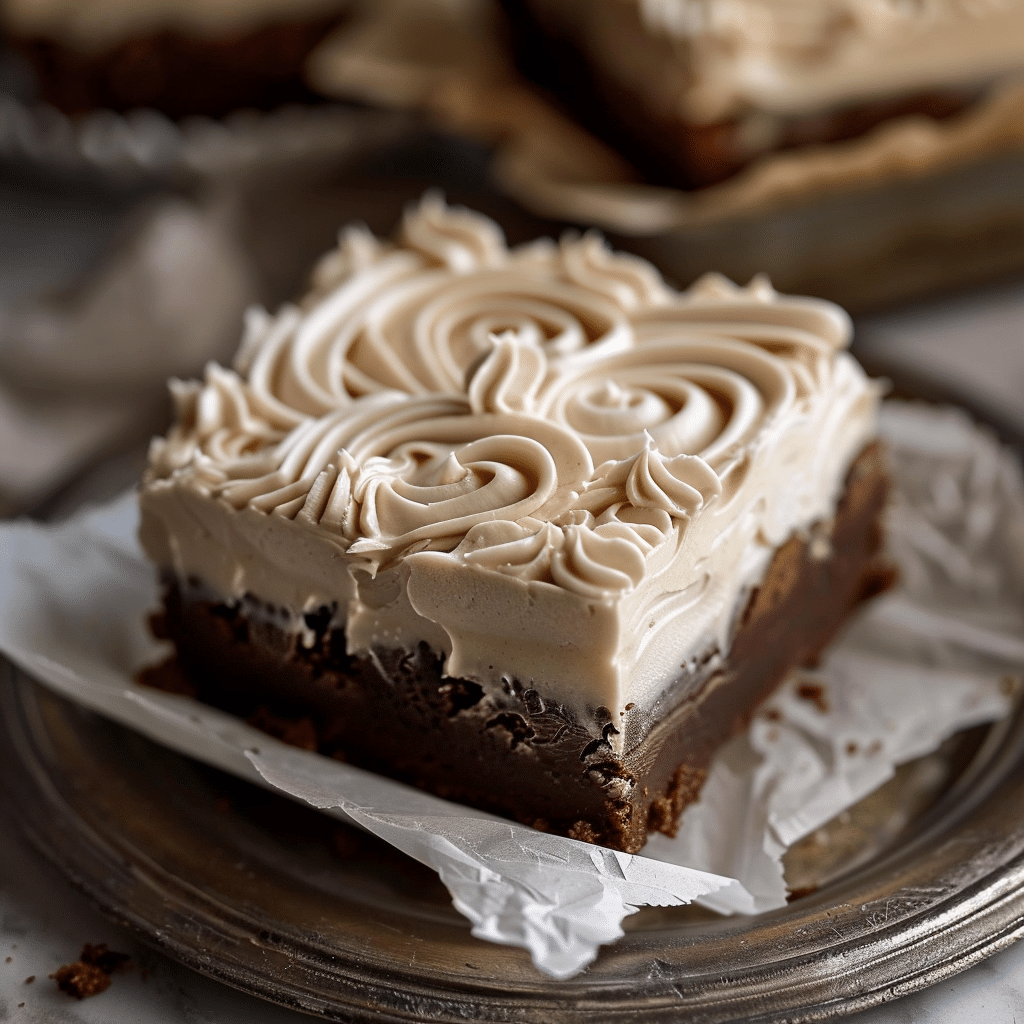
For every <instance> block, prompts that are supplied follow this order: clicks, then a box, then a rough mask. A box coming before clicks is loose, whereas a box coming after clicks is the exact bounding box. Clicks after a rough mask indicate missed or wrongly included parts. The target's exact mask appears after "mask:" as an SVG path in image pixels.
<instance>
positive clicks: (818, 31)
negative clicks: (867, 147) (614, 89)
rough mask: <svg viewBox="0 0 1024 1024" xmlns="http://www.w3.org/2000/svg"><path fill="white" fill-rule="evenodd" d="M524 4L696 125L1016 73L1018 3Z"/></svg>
mask: <svg viewBox="0 0 1024 1024" xmlns="http://www.w3.org/2000/svg"><path fill="white" fill-rule="evenodd" d="M532 2H533V6H535V7H536V8H537V12H538V17H540V18H542V19H544V20H546V21H548V22H549V24H551V25H553V26H554V30H555V31H557V32H559V33H568V34H569V35H570V36H571V37H572V38H573V39H575V40H576V41H577V42H579V43H580V45H582V47H583V48H584V49H585V50H586V51H587V52H588V53H589V54H590V56H591V58H592V59H593V60H594V61H595V62H596V63H597V64H598V65H599V66H600V67H601V68H602V69H603V70H604V71H605V72H607V73H610V74H611V75H612V76H613V77H615V78H618V79H619V80H621V81H622V82H623V83H624V84H625V85H627V86H628V87H629V88H632V89H634V90H636V91H637V92H640V93H642V94H643V95H645V96H648V97H649V98H650V99H651V101H652V102H653V103H654V104H655V106H657V107H659V108H660V109H662V110H663V111H664V112H665V113H666V114H669V113H678V114H680V115H682V116H683V117H685V118H686V119H688V120H691V121H694V122H711V121H719V120H722V119H724V118H729V117H737V116H743V115H745V114H746V113H748V112H753V111H764V112H769V113H771V114H775V115H781V116H793V115H802V114H809V113H813V112H816V111H821V110H827V109H829V108H832V107H837V106H843V105H848V104H855V103H861V102H867V101H871V100H874V99H878V98H886V97H891V96H901V95H906V94H911V93H915V92H921V91H930V90H935V89H946V88H954V87H962V88H968V89H972V88H976V87H979V86H984V85H987V84H988V83H990V82H992V81H993V80H995V79H997V78H1000V77H1002V76H1005V75H1007V74H1014V73H1019V72H1021V71H1022V70H1024V3H1022V2H1021V0H976V2H972V0H912V2H907V0H616V2H611V3H592V2H590V0H554V2H552V0H544V2H543V3H542V4H541V3H538V2H537V0H532ZM754 130H755V126H754V125H753V124H752V125H751V131H752V133H753V132H754ZM766 131H767V129H766V126H765V125H763V124H761V125H759V126H757V132H758V133H759V134H762V135H763V134H765V132H766Z"/></svg>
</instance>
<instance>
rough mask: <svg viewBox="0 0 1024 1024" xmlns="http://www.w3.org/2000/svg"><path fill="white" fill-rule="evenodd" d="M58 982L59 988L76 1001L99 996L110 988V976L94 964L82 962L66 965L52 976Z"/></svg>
mask: <svg viewBox="0 0 1024 1024" xmlns="http://www.w3.org/2000/svg"><path fill="white" fill-rule="evenodd" d="M50 977H51V978H53V980H54V981H56V982H57V988H59V989H60V990H61V992H66V993H67V994H68V995H69V996H73V997H74V998H75V999H88V998H89V997H90V996H98V995H99V994H100V993H101V992H105V991H106V990H107V989H108V988H110V975H109V974H107V972H106V971H103V970H100V968H99V967H93V966H92V964H83V963H82V962H81V961H80V960H79V961H76V962H75V963H73V964H65V965H64V966H63V967H62V968H61V969H60V970H59V971H55V972H54V973H53V974H51V975H50Z"/></svg>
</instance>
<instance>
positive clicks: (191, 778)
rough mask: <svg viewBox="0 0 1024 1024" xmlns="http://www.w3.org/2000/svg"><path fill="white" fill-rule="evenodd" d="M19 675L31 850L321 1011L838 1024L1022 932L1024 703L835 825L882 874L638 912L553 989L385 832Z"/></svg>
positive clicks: (174, 944) (14, 699)
mask: <svg viewBox="0 0 1024 1024" xmlns="http://www.w3.org/2000/svg"><path fill="white" fill-rule="evenodd" d="M3 675H4V678H3V680H2V691H3V700H2V713H0V778H2V779H3V782H4V784H5V787H6V788H7V789H8V790H9V792H10V796H11V798H12V802H13V804H14V806H15V810H16V814H17V816H18V817H19V819H20V820H21V823H22V825H23V827H24V829H25V831H26V833H27V834H28V836H29V837H30V838H31V839H32V840H33V842H34V843H35V844H36V846H37V847H38V848H39V849H40V850H41V851H42V852H43V853H44V854H45V855H46V856H47V857H48V858H49V859H50V860H52V861H53V862H54V863H55V864H56V865H57V866H58V867H59V868H60V869H61V870H62V871H63V872H64V873H65V874H66V875H67V876H68V877H69V878H70V879H71V880H72V881H73V882H75V883H76V884H77V885H78V886H79V887H81V888H82V889H84V890H85V892H86V893H88V894H89V895H90V896H91V897H92V898H93V899H94V900H95V901H96V903H98V904H99V906H100V907H101V908H102V909H103V910H104V911H105V912H107V913H108V914H109V915H111V916H112V917H114V918H115V919H117V920H118V921H120V922H122V923H124V924H127V925H128V926H130V927H132V928H134V929H135V930H136V931H137V932H138V933H139V934H140V935H141V937H142V938H143V939H146V940H148V941H150V942H152V943H154V944H155V945H156V946H158V947H159V948H160V949H162V950H163V951H164V952H165V953H168V954H169V955H171V956H173V957H175V958H177V959H178V960H180V961H182V962H183V963H185V964H187V965H188V966H190V967H193V968H195V969H196V970H198V971H200V972H202V973H203V974H206V975H209V976H211V977H213V978H216V979H218V980H220V981H223V982H226V983H228V984H230V985H234V986H236V987H237V988H240V989H244V990H245V991H248V992H251V993H254V994H256V995H259V996H262V997H264V998H266V999H269V1000H272V1001H273V1002H276V1003H280V1004H281V1005H284V1006H289V1007H293V1008H295V1009H301V1010H304V1011H306V1012H310V1013H315V1014H319V1015H321V1016H323V1017H326V1018H328V1019H332V1020H341V1021H370V1020H372V1021H464V1020H466V1019H473V1020H480V1021H517V1022H533V1021H536V1022H544V1024H554V1022H563V1021H565V1022H568V1021H584V1020H586V1021H588V1022H594V1021H627V1020H628V1021H635V1020H636V1019H637V1016H638V1012H639V1011H641V1010H642V1019H643V1020H644V1021H678V1020H680V1019H684V1018H685V1019H686V1020H692V1021H705V1022H712V1021H714V1022H718V1021H731V1020H738V1019H752V1020H764V1021H774V1020H783V1019H785V1020H821V1019H826V1018H829V1017H837V1016H841V1015H843V1014H846V1013H851V1012H853V1011H855V1010H859V1009H863V1008H865V1007H868V1006H872V1005H875V1004H877V1003H880V1002H883V1001H885V1000H888V999H892V998H895V997H897V996H899V995H903V994H906V993H908V992H912V991H914V990H916V989H919V988H923V987H924V986H926V985H929V984H932V983H934V982H936V981H939V980H941V979H943V978H946V977H948V976H949V975H951V974H954V973H956V972H957V971H960V970H963V969H964V968H966V967H969V966H970V965H971V964H973V963H975V962H977V961H978V960H980V959H982V958H983V957H985V956H987V955H989V954H990V953H993V952H995V951H996V950H998V949H1000V948H1002V947H1003V946H1005V945H1008V944H1009V943H1010V942H1012V941H1013V940H1014V939H1015V938H1017V937H1018V936H1019V935H1020V934H1021V933H1022V931H1024V820H1022V819H1021V817H1020V815H1019V808H1020V807H1022V806H1024V714H1021V713H1018V714H1016V715H1015V716H1014V717H1013V718H1012V719H1011V720H1009V721H1007V722H1004V723H1001V724H1000V725H999V726H994V727H992V728H991V729H989V730H981V731H980V734H979V732H978V731H975V732H974V733H971V734H965V736H963V737H960V738H959V740H958V741H957V742H956V743H954V744H952V745H950V746H949V747H947V748H946V749H945V750H944V751H943V762H944V763H945V764H946V765H947V767H949V768H950V769H951V771H950V772H948V773H946V780H945V781H944V782H943V784H942V785H941V787H939V789H940V791H939V792H938V793H937V794H936V793H934V792H931V793H930V794H928V795H929V799H928V800H926V801H922V800H921V799H920V796H921V792H920V786H919V785H918V784H917V783H915V782H914V781H913V779H912V778H909V780H908V777H907V776H906V775H904V776H903V778H902V779H899V778H898V779H897V780H896V783H897V786H896V789H895V790H890V793H889V797H890V799H884V798H883V799H881V800H879V799H877V798H876V799H875V800H874V802H873V804H868V805H867V806H866V807H861V808H859V809H858V811H859V817H858V814H855V815H854V816H853V818H850V819H847V820H846V821H844V822H842V823H839V824H837V826H835V827H836V829H837V830H838V832H839V833H842V832H844V831H845V832H846V833H847V838H848V837H849V836H854V837H856V836H860V837H862V839H863V838H867V837H871V836H872V835H873V834H877V835H881V836H882V837H883V842H884V845H885V846H886V847H887V851H886V852H884V853H881V854H880V855H878V856H875V857H873V858H872V860H871V861H870V863H869V864H868V865H867V866H865V867H862V868H860V869H859V870H857V869H854V870H853V871H852V872H851V871H845V873H843V869H844V864H843V863H842V862H840V863H838V864H837V863H829V862H828V858H825V862H823V863H822V864H821V867H822V868H823V869H824V870H825V871H826V872H827V873H830V874H831V873H834V872H835V871H836V870H839V871H840V872H841V877H840V878H839V879H837V880H835V881H832V882H831V883H828V884H826V885H824V886H823V887H822V888H820V889H819V890H818V891H817V892H815V893H813V894H812V895H808V896H805V897H803V898H801V899H799V900H796V901H795V902H793V903H791V904H790V905H789V906H788V907H787V908H785V909H784V910H780V911H777V912H774V913H770V914H765V915H762V916H760V917H756V918H744V917H738V918H732V919H716V918H713V917H711V916H710V915H704V914H702V913H700V912H699V911H695V910H689V909H687V908H682V909H676V910H673V909H660V910H655V909H649V910H644V911H642V912H641V913H639V914H637V915H635V916H634V917H632V918H629V919H627V929H628V932H627V935H626V937H625V938H624V939H622V940H621V941H620V942H618V943H616V944H615V945H613V946H609V947H606V948H605V949H603V950H602V952H601V954H600V956H599V957H598V959H597V961H596V962H595V963H594V964H593V965H592V966H591V967H590V968H588V969H587V970H586V971H585V972H584V973H583V974H581V975H579V976H578V977H576V978H573V979H571V980H569V981H562V982H555V981H552V980H550V979H548V978H545V977H543V976H542V975H540V974H539V973H538V972H537V971H536V970H535V969H534V968H533V967H532V965H531V963H530V961H529V959H528V957H527V956H526V954H525V953H524V952H523V951H521V950H517V949H509V948H507V947H501V946H494V945H490V944H488V943H484V942H481V941H478V940H476V939H474V938H473V937H472V936H471V935H470V933H469V926H468V924H467V923H466V922H465V920H464V919H462V918H461V917H460V916H459V915H458V914H457V913H456V912H455V911H454V910H453V909H452V907H451V904H450V902H449V900H448V898H447V894H446V893H445V891H444V889H443V888H442V886H441V885H440V883H439V882H438V881H437V879H436V877H435V876H434V875H433V874H432V873H431V872H429V871H427V869H425V868H421V867H420V866H419V865H418V864H415V863H414V862H412V861H409V860H407V859H406V858H404V856H403V855H401V854H398V853H397V852H395V851H393V850H390V849H389V848H387V847H385V846H383V845H382V844H379V842H378V841H377V840H374V839H372V838H369V837H366V836H363V835H361V834H359V833H357V832H355V831H354V830H349V829H347V828H345V827H344V826H339V825H337V824H336V823H334V822H332V821H330V819H327V818H326V817H324V816H322V815H318V814H316V813H315V812H312V811H308V810H306V809H304V808H300V807H298V806H297V805H293V804H291V803H289V802H288V801H286V800H284V799H283V798H280V797H276V796H272V795H271V794H266V793H264V792H263V791H261V790H257V789H256V788H255V787H251V786H248V785H247V784H244V783H240V782H237V781H236V780H233V779H230V778H228V777H226V776H223V775H221V774H219V773H217V772H215V771H213V770H212V769H207V768H203V767H201V766H199V765H197V764H195V763H193V762H191V761H189V760H187V759H185V758H183V757H181V756H179V755H177V754H174V753H172V752H171V751H168V750H166V749H164V748H162V747H159V746H157V745H156V744H153V743H151V742H150V741H148V740H146V739H144V738H143V737H141V736H139V735H136V734H134V733H132V732H131V731H129V730H127V729H124V728H122V727H120V726H117V725H115V724H113V723H111V722H108V721H106V720H105V719H103V718H100V717H99V716H97V715H94V714H92V713H90V712H87V711H84V710H82V709H81V708H79V707H77V706H76V705H74V704H71V703H69V702H67V701H65V700H63V699H61V698H58V697H56V696H54V695H52V694H51V693H49V692H48V691H46V690H45V689H43V688H42V687H41V686H38V685H37V684H35V683H33V682H32V681H31V680H30V679H28V678H27V677H25V676H24V675H22V674H21V673H19V672H17V671H16V670H15V669H13V668H11V667H10V666H9V665H5V666H4V669H3ZM982 734H983V736H982ZM979 743H980V745H979ZM911 772H912V770H911ZM918 774H920V775H924V776H930V775H934V773H932V772H923V773H922V772H919V773H918ZM908 781H909V783H910V788H911V789H912V790H914V791H915V797H916V799H915V800H914V803H916V804H918V805H920V804H921V803H922V802H924V803H930V804H931V806H928V807H926V808H925V809H924V810H923V812H922V813H919V814H917V815H916V816H914V817H913V820H911V821H909V822H908V821H906V818H907V815H906V813H905V810H906V806H905V800H904V799H903V798H904V797H905V796H906V792H907V785H908ZM927 788H929V787H926V789H927ZM893 821H895V822H898V823H899V825H900V827H899V828H897V829H895V830H894V829H892V828H891V827H889V826H890V823H891V822H893ZM837 837H838V834H837ZM819 839H820V837H819ZM826 845H827V844H826ZM834 845H837V846H838V848H840V849H844V850H845V854H844V855H845V856H846V857H848V858H852V859H858V858H859V857H860V856H861V855H862V853H863V849H862V843H854V844H850V843H846V844H845V847H844V845H843V843H842V841H841V838H840V841H839V842H838V843H837V844H834ZM868 845H869V847H870V846H871V845H872V842H871V840H870V839H868ZM804 854H805V856H804V858H803V860H804V861H805V863H804V864H803V865H802V868H801V869H800V870H802V871H803V875H804V877H808V864H807V863H806V861H807V856H806V854H807V850H806V849H805V851H804ZM812 863H813V861H812ZM845 867H848V863H847V864H846V865H845Z"/></svg>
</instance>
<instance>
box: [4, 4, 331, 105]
mask: <svg viewBox="0 0 1024 1024" xmlns="http://www.w3.org/2000/svg"><path fill="white" fill-rule="evenodd" d="M339 20H340V18H339V16H338V15H337V14H329V15H321V16H319V17H317V18H310V19H308V20H304V21H294V22H292V21H285V22H278V23H276V24H271V25H264V26H261V27H259V28H256V29H252V30H249V31H245V32H238V33H236V34H234V35H230V36H226V37H223V38H217V39H204V38H199V37H194V36H188V35H183V34H181V33H179V32H172V31H163V32H156V33H151V34H148V35H142V36H139V37H137V38H134V39H130V40H127V41H125V42H122V43H119V44H118V45H116V46H113V47H111V48H109V49H107V50H103V51H100V52H98V53H93V52H90V51H83V50H78V49H76V48H74V47H72V46H67V45H65V44H63V43H60V42H57V41H55V40H51V39H44V38H38V37H31V38H18V37H16V36H10V37H8V38H7V39H6V42H7V44H8V45H10V46H12V47H13V48H14V49H16V50H17V51H18V52H19V53H21V54H22V55H23V56H25V57H26V58H27V59H28V60H29V62H30V63H31V65H32V67H33V68H34V69H35V72H36V76H37V78H38V81H39V89H40V98H41V99H43V100H45V101H46V102H47V103H50V104H52V105H53V106H55V107H57V108H58V109H59V110H62V111H64V112H65V113H67V114H78V113H84V112H87V111H90V110H97V109H103V108H106V109H110V110H118V111H126V110H132V109H135V108H140V107H151V108H153V109H156V110H160V111H162V112H163V113H165V114H167V115H168V116H169V117H174V118H179V117H185V116H187V115H189V114H206V115H208V116H210V117H222V116H223V115H225V114H228V113H230V112H231V111H233V110H239V109H242V108H256V109H259V110H269V109H271V108H273V107H276V106H280V105H281V104H284V103H298V102H302V103H306V102H310V101H312V100H316V99H318V97H317V96H316V95H315V94H314V93H312V92H311V91H310V90H309V89H308V88H307V87H306V85H305V84H304V82H303V80H302V69H303V65H304V64H305V61H306V57H307V56H308V55H309V53H310V51H311V50H312V49H313V48H314V47H315V46H316V45H317V43H319V42H320V40H321V39H323V38H324V36H325V35H326V34H327V32H328V31H330V30H331V29H332V28H333V27H334V26H335V25H337V24H338V23H339Z"/></svg>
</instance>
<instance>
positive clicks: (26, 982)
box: [25, 974, 36, 985]
mask: <svg viewBox="0 0 1024 1024" xmlns="http://www.w3.org/2000/svg"><path fill="white" fill-rule="evenodd" d="M35 980H36V976H35V975H34V974H30V975H29V976H28V977H27V978H26V979H25V984H26V985H31V984H32V982H33V981H35Z"/></svg>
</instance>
